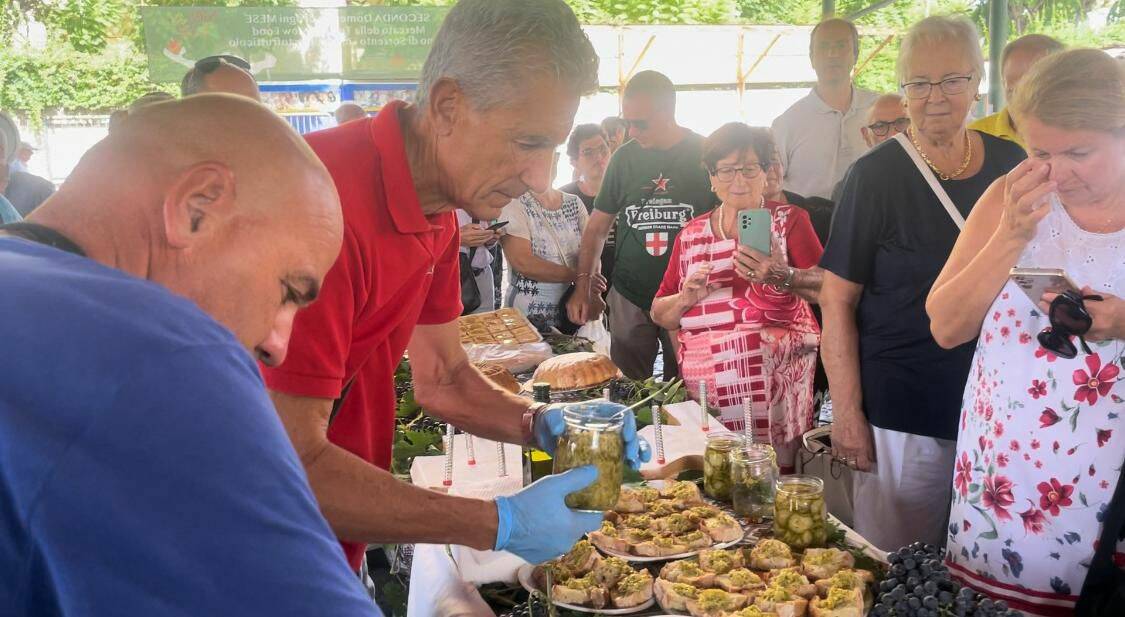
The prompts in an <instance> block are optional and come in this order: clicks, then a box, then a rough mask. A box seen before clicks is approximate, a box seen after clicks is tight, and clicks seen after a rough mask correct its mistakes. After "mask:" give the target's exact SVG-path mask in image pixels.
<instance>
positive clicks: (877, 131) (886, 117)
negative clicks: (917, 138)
mask: <svg viewBox="0 0 1125 617" xmlns="http://www.w3.org/2000/svg"><path fill="white" fill-rule="evenodd" d="M904 105H905V101H904V100H903V98H902V95H901V94H897V93H896V94H884V95H882V96H880V97H879V98H877V99H875V102H874V103H873V104H872V105H871V109H869V110H867V124H866V125H865V126H862V127H860V129H859V131H860V133H862V134H863V141H865V142H867V147H869V148H874V147H875V146H877V145H879V144H881V143H883V142H884V141H887V140H888V139H890V138H892V137H894V136H895V135H898V134H899V133H901V132H903V131H905V130H906V129H907V128H908V127H909V126H910V118H909V117H907V115H906V107H905V106H904Z"/></svg>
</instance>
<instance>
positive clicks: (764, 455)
mask: <svg viewBox="0 0 1125 617" xmlns="http://www.w3.org/2000/svg"><path fill="white" fill-rule="evenodd" d="M730 460H731V461H732V462H735V463H743V464H747V465H756V464H759V463H767V462H770V463H772V462H773V452H772V448H767V447H765V446H763V445H762V444H756V443H749V444H743V445H742V447H741V448H736V449H734V450H732V451H731V453H730Z"/></svg>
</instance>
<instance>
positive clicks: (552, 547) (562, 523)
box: [495, 465, 602, 563]
mask: <svg viewBox="0 0 1125 617" xmlns="http://www.w3.org/2000/svg"><path fill="white" fill-rule="evenodd" d="M597 477H598V469H597V467H594V466H593V465H586V466H585V467H577V468H575V469H571V470H570V471H568V472H566V473H561V474H558V475H554V476H547V477H546V478H542V479H540V480H539V481H538V482H536V483H534V484H532V485H531V486H529V487H527V488H525V489H523V490H522V491H520V492H518V493H516V494H515V495H512V496H511V497H497V498H496V514H497V515H498V517H499V521H498V523H497V525H496V547H495V548H496V550H498V551H508V552H509V553H514V554H515V555H517V556H519V557H522V558H523V559H526V560H527V561H529V562H531V563H542V562H544V561H547V560H548V559H554V558H555V557H558V556H559V555H562V554H563V553H565V552H567V551H569V550H570V547H571V546H573V545H574V543H575V542H577V541H578V540H579V539H580V538H581V537H582V536H583V535H585V534H587V533H589V532H591V531H594V530H595V529H598V528H600V527H601V526H602V514H601V513H600V512H579V511H577V510H571V509H570V508H568V507H566V504H565V503H563V498H565V497H566V496H567V495H569V494H570V493H573V492H575V491H578V490H582V489H584V488H586V487H587V486H589V485H590V484H591V483H593V482H594V480H595V479H597Z"/></svg>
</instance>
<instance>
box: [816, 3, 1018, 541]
mask: <svg viewBox="0 0 1125 617" xmlns="http://www.w3.org/2000/svg"><path fill="white" fill-rule="evenodd" d="M979 38H980V37H979V35H978V34H977V31H976V27H975V26H973V24H972V23H971V22H970V21H969V20H967V19H965V18H963V17H929V18H926V19H924V20H922V21H920V22H918V23H917V24H915V25H914V26H913V27H912V28H911V29H910V31H909V32H908V33H907V34H906V36H905V38H904V39H903V43H902V48H901V50H900V53H899V58H898V77H899V84H900V87H901V89H902V92H903V94H904V95H905V96H906V100H907V115H909V116H910V122H911V127H910V129H909V130H908V131H907V132H906V133H904V134H899V135H896V136H895V138H894V139H888V140H887V141H886V142H884V143H882V144H880V145H879V146H877V147H875V148H874V149H872V150H871V151H870V152H868V153H867V154H866V155H864V156H863V157H862V158H861V159H860V160H858V161H857V162H856V163H855V165H854V166H853V168H852V169H851V171H850V172H849V173H848V176H847V177H846V178H845V180H844V187H843V195H842V197H841V199H840V203H839V204H837V206H836V210H835V215H834V218H833V221H832V231H831V233H830V235H829V238H828V244H827V246H826V247H825V251H824V257H823V259H822V260H821V266H822V267H823V268H824V269H825V270H826V273H825V275H824V285H823V288H822V290H821V294H820V303H821V309H822V311H823V315H824V333H823V343H822V350H823V352H822V353H823V358H824V367H825V370H826V371H827V373H828V381H829V386H830V389H831V391H832V402H833V405H834V409H833V411H834V414H835V423H834V426H833V429H832V445H833V451H834V454H835V456H836V457H838V458H840V459H842V460H843V461H844V462H845V463H847V464H849V465H850V466H852V467H854V468H856V469H857V470H858V471H859V473H857V474H856V475H855V488H854V495H853V496H854V501H855V528H856V530H857V531H858V532H859V533H861V534H863V535H864V536H865V537H867V538H868V539H870V540H871V541H872V542H873V543H874V544H875V545H876V546H879V547H880V548H883V549H891V550H893V549H896V548H898V547H900V546H903V545H906V544H909V543H910V542H914V541H916V540H921V541H924V542H928V543H931V544H942V543H944V541H945V519H946V516H945V514H946V513H947V512H948V511H949V502H950V491H949V490H948V486H949V480H948V478H949V477H950V475H951V474H952V473H953V453H954V449H955V440H956V438H957V416H958V411H959V410H960V408H961V392H963V391H964V386H965V379H966V377H967V375H968V372H969V364H970V361H971V359H972V354H973V346H972V343H971V342H970V343H966V344H964V345H961V346H959V347H956V348H954V349H950V350H945V349H942V348H941V347H940V346H938V344H937V343H936V342H935V341H934V338H933V336H932V335H931V334H930V329H929V319H928V318H927V316H926V311H925V300H926V294H928V293H929V291H930V287H931V286H932V285H933V282H934V280H935V279H936V278H937V275H938V273H939V272H940V271H941V268H942V266H943V265H944V264H945V260H946V258H947V257H948V256H949V253H950V251H951V250H952V249H953V244H954V242H956V240H957V236H958V234H959V232H960V228H961V226H962V225H963V224H964V219H965V217H967V216H968V214H969V212H970V210H972V208H973V204H975V203H976V201H977V199H979V198H980V196H981V194H983V193H984V191H985V189H987V188H988V186H989V184H991V183H992V181H993V180H995V179H996V178H998V177H1000V176H1002V175H1003V174H1005V173H1007V172H1008V171H1009V170H1011V169H1012V168H1013V167H1015V166H1016V165H1017V164H1018V163H1019V162H1020V161H1021V160H1022V159H1023V158H1024V153H1023V150H1021V149H1020V147H1019V146H1017V145H1015V144H1013V143H1011V142H1006V141H1002V140H1000V139H997V138H995V137H992V136H991V135H985V134H983V133H978V132H976V131H971V130H969V129H968V128H967V126H966V125H967V122H968V117H969V110H970V108H971V107H972V104H973V101H974V100H975V99H976V98H978V95H977V88H978V86H979V85H980V82H981V78H982V77H983V57H982V55H981V50H980V42H979Z"/></svg>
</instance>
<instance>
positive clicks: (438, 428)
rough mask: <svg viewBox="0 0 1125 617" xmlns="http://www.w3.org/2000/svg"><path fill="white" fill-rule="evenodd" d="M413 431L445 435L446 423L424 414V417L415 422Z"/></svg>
mask: <svg viewBox="0 0 1125 617" xmlns="http://www.w3.org/2000/svg"><path fill="white" fill-rule="evenodd" d="M411 429H412V430H415V431H419V432H422V433H437V434H439V435H441V434H444V433H445V422H442V421H441V420H438V419H437V418H434V417H432V416H427V415H426V414H422V417H420V418H418V420H417V421H415V422H414V425H413V426H412V427H411Z"/></svg>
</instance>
